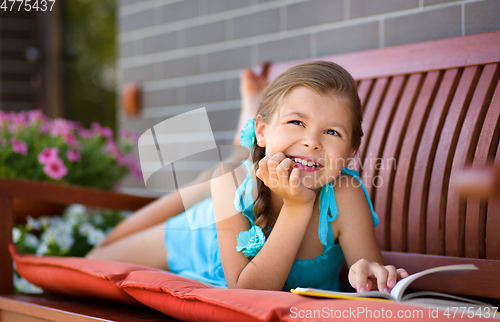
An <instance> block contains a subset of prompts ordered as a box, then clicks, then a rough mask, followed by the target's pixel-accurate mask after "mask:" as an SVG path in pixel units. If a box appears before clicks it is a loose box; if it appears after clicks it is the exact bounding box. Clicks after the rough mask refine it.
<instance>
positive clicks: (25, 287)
mask: <svg viewBox="0 0 500 322" xmlns="http://www.w3.org/2000/svg"><path fill="white" fill-rule="evenodd" d="M14 286H15V287H16V289H18V290H19V291H21V292H23V293H28V294H40V293H43V290H42V289H41V288H39V287H38V286H36V285H33V284H31V283H30V282H28V281H27V280H25V279H24V278H23V277H17V275H16V274H15V273H14Z"/></svg>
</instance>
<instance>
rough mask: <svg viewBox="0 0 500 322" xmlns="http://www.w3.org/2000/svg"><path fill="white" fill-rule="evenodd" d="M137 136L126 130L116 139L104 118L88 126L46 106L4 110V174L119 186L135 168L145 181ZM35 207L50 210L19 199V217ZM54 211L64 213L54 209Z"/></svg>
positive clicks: (0, 132) (0, 156) (0, 161)
mask: <svg viewBox="0 0 500 322" xmlns="http://www.w3.org/2000/svg"><path fill="white" fill-rule="evenodd" d="M137 139H138V136H137V135H136V134H133V133H130V132H128V131H124V130H123V131H121V132H120V140H119V141H116V140H115V138H114V136H113V131H112V130H111V129H110V128H107V127H103V126H101V125H99V124H98V123H93V124H92V126H91V128H90V129H86V128H84V127H83V126H81V125H80V124H79V123H77V122H72V121H68V120H64V119H60V118H58V119H54V120H52V119H49V118H48V117H47V116H45V115H44V114H43V113H42V112H41V111H40V110H31V111H23V112H19V113H14V112H11V113H5V112H2V111H0V178H11V179H30V180H42V181H49V182H58V183H62V184H72V185H78V186H84V187H91V188H98V189H106V190H111V189H116V188H117V187H118V185H119V183H120V181H121V180H122V179H123V178H124V177H125V176H127V175H128V174H129V173H132V174H133V175H134V176H135V177H137V178H139V179H140V180H142V174H141V171H140V168H139V165H138V163H137V161H136V159H135V158H134V156H133V154H132V149H133V147H134V145H135V144H136V142H137ZM52 206H53V205H52ZM34 209H36V212H37V214H39V215H43V214H44V213H43V211H42V210H41V208H40V205H39V204H36V205H33V204H32V203H30V202H28V201H26V200H15V201H14V211H15V213H16V216H17V217H21V218H24V217H25V216H26V215H28V214H30V213H32V211H33V210H34ZM48 212H49V213H45V215H51V214H54V213H58V212H57V211H56V210H55V209H54V208H53V209H49V210H48ZM59 213H60V211H59Z"/></svg>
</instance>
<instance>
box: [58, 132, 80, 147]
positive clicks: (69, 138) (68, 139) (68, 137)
mask: <svg viewBox="0 0 500 322" xmlns="http://www.w3.org/2000/svg"><path fill="white" fill-rule="evenodd" d="M62 137H63V139H64V142H65V143H66V144H67V145H71V146H77V145H78V142H77V141H76V137H75V136H74V135H73V134H71V133H63V135H62Z"/></svg>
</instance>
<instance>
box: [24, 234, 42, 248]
mask: <svg viewBox="0 0 500 322" xmlns="http://www.w3.org/2000/svg"><path fill="white" fill-rule="evenodd" d="M38 244H40V241H39V240H38V238H37V237H36V236H35V235H33V234H26V237H25V238H24V245H26V246H28V247H31V248H37V247H38Z"/></svg>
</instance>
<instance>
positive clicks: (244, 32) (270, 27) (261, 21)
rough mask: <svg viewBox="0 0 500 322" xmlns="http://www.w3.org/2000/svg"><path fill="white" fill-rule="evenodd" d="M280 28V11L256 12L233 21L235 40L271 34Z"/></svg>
mask: <svg viewBox="0 0 500 322" xmlns="http://www.w3.org/2000/svg"><path fill="white" fill-rule="evenodd" d="M279 28H280V11H279V9H271V10H267V11H261V12H256V13H253V14H249V15H246V16H241V17H236V18H234V19H233V39H238V38H245V37H252V36H257V35H262V34H270V33H273V32H277V31H279Z"/></svg>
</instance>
